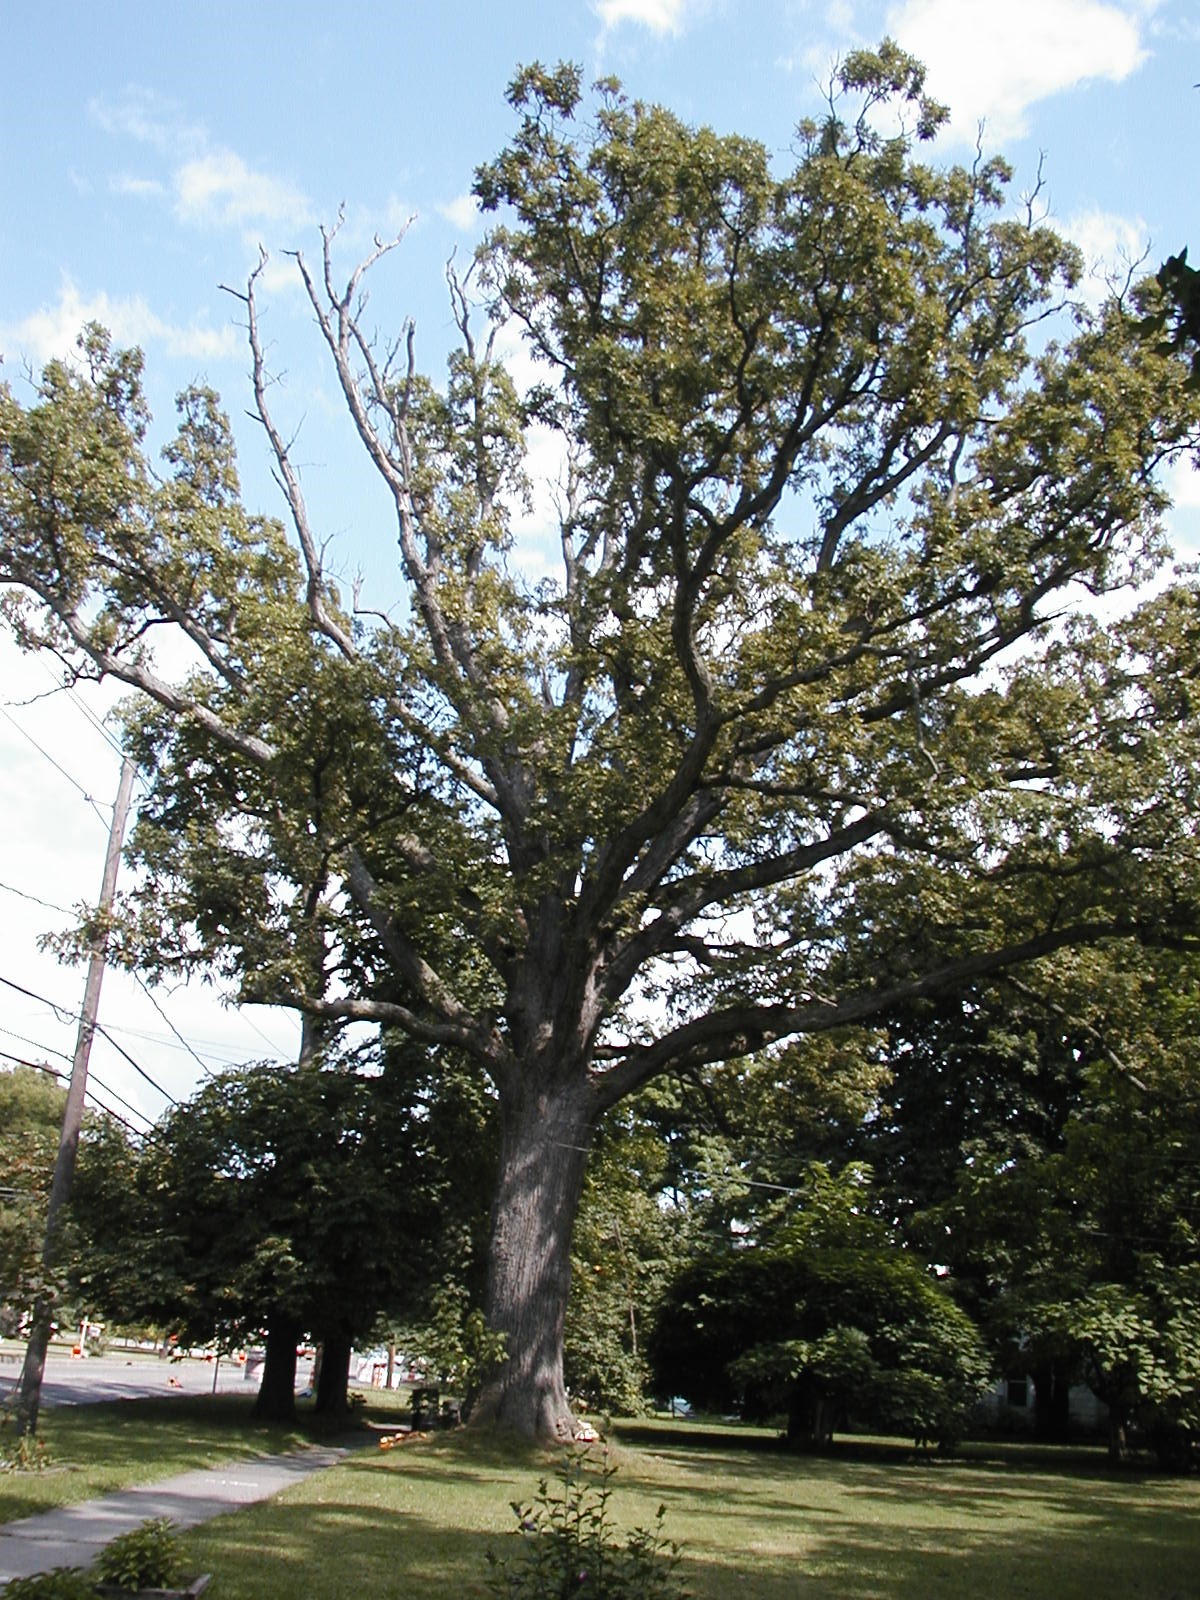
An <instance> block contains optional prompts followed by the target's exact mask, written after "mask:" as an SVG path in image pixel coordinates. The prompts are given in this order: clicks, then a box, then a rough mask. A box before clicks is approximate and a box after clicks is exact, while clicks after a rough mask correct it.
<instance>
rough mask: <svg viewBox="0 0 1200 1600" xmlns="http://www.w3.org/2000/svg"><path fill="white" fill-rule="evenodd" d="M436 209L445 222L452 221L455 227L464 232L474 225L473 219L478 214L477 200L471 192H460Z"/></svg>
mask: <svg viewBox="0 0 1200 1600" xmlns="http://www.w3.org/2000/svg"><path fill="white" fill-rule="evenodd" d="M437 209H438V212H439V213H440V214H441V215H442V216H443V217H445V218H446V220H447V222H452V223H453V224H454V226H455V227H456V228H458V229H460V230H461V231H462V232H463V233H466V232H468V231H469V230H470V229H471V228H473V227H474V226H475V219H476V217H477V216H478V215H479V201H478V200H476V198H475V196H474V195H473V194H460V195H458V196H456V198H455V199H453V200H449V201H447V202H446V204H445V205H444V206H439V207H438V208H437Z"/></svg>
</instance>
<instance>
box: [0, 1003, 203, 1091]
mask: <svg viewBox="0 0 1200 1600" xmlns="http://www.w3.org/2000/svg"><path fill="white" fill-rule="evenodd" d="M0 983H2V984H4V986H5V987H6V988H8V989H15V990H16V991H17V993H18V994H23V995H25V996H26V997H27V998H28V999H30V1000H36V1001H37V1002H38V1004H39V1005H43V1006H48V1007H49V1008H50V1010H51V1011H53V1013H54V1015H55V1016H56V1017H57V1018H58V1020H59V1021H60V1022H63V1023H66V1022H78V1021H79V1012H78V1011H71V1010H69V1009H68V1008H67V1007H66V1006H60V1005H58V1004H57V1002H56V1001H54V1000H51V999H49V998H48V997H47V996H46V995H44V994H38V993H37V992H36V991H35V990H33V989H27V988H26V987H25V985H24V984H23V983H16V982H14V981H13V979H12V978H5V977H4V976H2V975H0ZM95 1031H96V1032H97V1033H99V1034H102V1035H103V1037H104V1038H105V1039H107V1040H108V1042H109V1044H110V1045H112V1047H113V1049H114V1050H115V1051H116V1052H117V1054H118V1055H120V1056H123V1057H124V1058H125V1060H126V1061H127V1062H128V1063H129V1065H130V1066H131V1067H132V1068H133V1070H134V1071H135V1072H137V1073H140V1075H141V1076H142V1077H143V1078H145V1080H146V1082H147V1083H148V1084H149V1085H150V1087H151V1088H152V1089H154V1090H155V1091H156V1092H157V1093H158V1094H161V1095H162V1097H163V1099H164V1100H166V1101H167V1102H168V1103H169V1104H170V1105H175V1104H176V1103H177V1102H176V1100H175V1097H174V1095H173V1094H171V1093H170V1091H169V1090H167V1089H164V1088H163V1086H162V1084H161V1083H156V1082H155V1081H154V1079H153V1078H152V1077H151V1076H150V1074H149V1073H148V1072H147V1071H146V1069H145V1067H143V1066H141V1065H140V1064H139V1063H138V1062H137V1061H135V1060H134V1059H133V1057H132V1056H131V1055H130V1054H129V1051H128V1050H126V1049H125V1047H124V1045H122V1044H119V1043H118V1042H117V1040H116V1039H114V1038H113V1036H112V1034H111V1033H109V1031H108V1029H107V1028H106V1027H105V1026H104V1024H103V1023H102V1022H97V1023H96V1024H95ZM27 1042H28V1041H27ZM56 1053H57V1052H56ZM63 1059H64V1060H70V1059H71V1058H70V1057H69V1056H64V1058H63Z"/></svg>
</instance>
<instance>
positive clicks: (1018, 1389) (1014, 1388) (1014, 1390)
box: [1007, 1378, 1029, 1410]
mask: <svg viewBox="0 0 1200 1600" xmlns="http://www.w3.org/2000/svg"><path fill="white" fill-rule="evenodd" d="M1007 1399H1008V1403H1009V1405H1010V1406H1019V1407H1020V1408H1021V1409H1022V1410H1024V1408H1025V1407H1026V1406H1027V1405H1028V1404H1029V1379H1028V1378H1010V1379H1009V1380H1008V1394H1007Z"/></svg>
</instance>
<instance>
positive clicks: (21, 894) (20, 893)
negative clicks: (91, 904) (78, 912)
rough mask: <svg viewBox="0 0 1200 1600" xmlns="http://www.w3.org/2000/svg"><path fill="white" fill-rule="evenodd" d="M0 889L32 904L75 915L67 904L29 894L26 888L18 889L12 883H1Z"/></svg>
mask: <svg viewBox="0 0 1200 1600" xmlns="http://www.w3.org/2000/svg"><path fill="white" fill-rule="evenodd" d="M0 889H3V890H4V892H5V893H6V894H15V895H16V896H17V898H18V899H19V900H28V901H29V902H30V903H31V904H32V905H35V906H41V907H42V908H43V909H44V910H46V911H59V912H61V913H62V915H63V916H64V917H70V916H73V915H74V913H73V912H72V911H69V910H68V909H67V907H66V906H59V905H55V903H54V901H53V900H43V899H42V898H41V897H40V896H39V895H36V894H28V893H27V892H26V891H25V890H24V889H18V888H16V886H15V885H14V884H11V883H0Z"/></svg>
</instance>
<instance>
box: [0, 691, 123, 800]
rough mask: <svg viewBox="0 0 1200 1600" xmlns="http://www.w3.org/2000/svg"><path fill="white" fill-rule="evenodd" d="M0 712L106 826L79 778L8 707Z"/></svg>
mask: <svg viewBox="0 0 1200 1600" xmlns="http://www.w3.org/2000/svg"><path fill="white" fill-rule="evenodd" d="M0 713H3V715H4V717H5V719H6V720H7V721H9V722H11V723H12V725H13V727H14V728H15V729H16V730H17V732H18V733H19V734H20V735H21V737H22V738H23V739H28V741H29V743H30V744H31V745H32V746H33V748H34V749H35V750H36V751H37V753H38V754H39V755H40V756H44V757H45V759H46V760H47V761H48V762H49V763H50V765H51V766H52V767H53V768H54V770H55V771H56V772H60V773H61V774H62V775H63V777H64V778H65V779H66V780H67V782H68V783H69V784H70V785H71V786H72V788H74V789H78V790H79V793H80V794H81V795H82V796H83V798H84V799H85V800H86V801H87V803H88V805H90V806H91V808H92V810H93V811H94V812H95V813H96V815H97V816H98V817H99V819H100V821H101V822H102V823H103V824H104V826H105V827H106V828H107V827H108V819H107V817H105V815H104V810H103V807H101V806H100V805H99V804H98V803H97V801H96V800H94V799H93V798H92V796H91V795H90V794H89V793H88V792H87V790H86V789H85V788H84V786H83V785H82V784H81V783H80V781H79V779H78V778H75V777H72V775H71V774H70V773H69V772H68V771H67V769H66V767H64V766H63V765H62V763H61V762H58V761H56V760H55V759H54V757H53V756H52V755H51V754H50V752H49V750H46V749H44V748H43V747H42V746H41V745H40V744H39V743H38V742H37V740H36V739H35V738H34V737H33V735H32V734H31V733H29V732H28V731H27V730H26V729H25V728H23V727H22V726H21V724H20V723H19V722H18V721H17V719H16V717H14V716H12V715H11V713H10V712H9V711H8V708H7V707H6V706H2V705H0Z"/></svg>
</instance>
